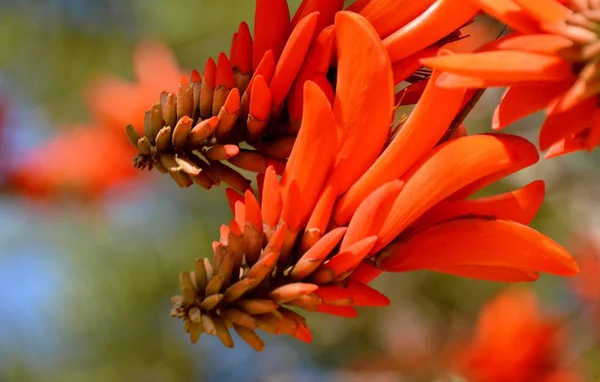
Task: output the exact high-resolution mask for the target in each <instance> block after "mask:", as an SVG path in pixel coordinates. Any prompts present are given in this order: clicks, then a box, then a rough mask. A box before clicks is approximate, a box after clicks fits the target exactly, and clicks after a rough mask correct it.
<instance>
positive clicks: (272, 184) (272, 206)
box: [261, 167, 283, 228]
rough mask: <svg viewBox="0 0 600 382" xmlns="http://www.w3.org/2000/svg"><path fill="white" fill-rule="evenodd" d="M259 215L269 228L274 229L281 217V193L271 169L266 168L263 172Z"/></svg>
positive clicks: (273, 170)
mask: <svg viewBox="0 0 600 382" xmlns="http://www.w3.org/2000/svg"><path fill="white" fill-rule="evenodd" d="M261 199H262V205H261V215H262V217H263V220H264V221H265V223H267V224H268V225H269V227H271V228H274V227H275V225H276V224H277V222H278V221H279V217H280V216H281V208H282V206H283V203H282V201H281V191H280V188H279V180H277V174H276V173H275V169H273V167H268V168H267V171H266V172H265V180H264V185H263V191H262V198H261Z"/></svg>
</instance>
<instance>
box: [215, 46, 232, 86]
mask: <svg viewBox="0 0 600 382" xmlns="http://www.w3.org/2000/svg"><path fill="white" fill-rule="evenodd" d="M234 84H235V82H234V79H233V67H232V66H231V61H229V58H227V55H226V54H225V53H221V54H219V60H218V61H217V73H216V77H215V87H219V86H224V87H226V88H227V89H231V88H233V86H234Z"/></svg>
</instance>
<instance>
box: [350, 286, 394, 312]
mask: <svg viewBox="0 0 600 382" xmlns="http://www.w3.org/2000/svg"><path fill="white" fill-rule="evenodd" d="M346 291H348V293H349V294H350V296H351V297H352V305H354V306H388V305H389V304H390V300H389V299H388V298H387V297H386V296H384V295H383V294H382V293H381V292H379V291H377V290H375V289H373V288H371V287H370V286H368V285H365V284H363V283H361V282H358V281H354V280H348V285H346Z"/></svg>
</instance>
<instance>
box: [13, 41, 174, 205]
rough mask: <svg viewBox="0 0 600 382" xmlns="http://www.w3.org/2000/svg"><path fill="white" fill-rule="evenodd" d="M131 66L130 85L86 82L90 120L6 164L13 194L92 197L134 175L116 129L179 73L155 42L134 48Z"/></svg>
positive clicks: (124, 142)
mask: <svg viewBox="0 0 600 382" xmlns="http://www.w3.org/2000/svg"><path fill="white" fill-rule="evenodd" d="M133 64H134V72H135V75H136V80H137V81H136V82H129V81H125V80H123V79H120V78H115V77H112V76H103V77H102V78H98V79H97V80H95V81H94V82H93V83H92V84H90V86H89V87H88V89H87V90H86V94H87V96H86V103H87V105H88V107H89V109H90V112H91V114H92V118H93V122H91V123H90V124H89V125H86V126H73V128H68V129H66V131H64V132H63V133H60V134H59V135H58V136H56V137H54V138H53V139H52V140H51V141H50V142H48V143H44V144H42V145H40V146H38V147H34V148H33V149H31V150H30V152H29V153H27V154H26V155H24V158H25V159H24V161H23V162H20V161H17V162H14V163H11V167H10V168H9V169H8V182H9V187H10V188H11V189H12V190H13V191H15V192H18V193H20V194H25V195H28V196H31V197H38V198H39V197H52V196H60V195H62V194H65V193H68V194H69V195H78V196H81V197H84V198H95V197H98V196H99V195H101V194H102V193H104V192H105V191H107V190H108V189H110V188H111V187H113V186H116V185H118V184H122V183H123V182H125V181H127V180H130V179H131V178H134V177H138V176H139V172H137V171H134V169H133V168H132V167H131V165H130V164H128V162H129V160H128V159H129V158H130V157H131V155H133V153H134V151H133V150H132V149H131V147H129V144H128V143H127V140H125V139H123V133H122V128H123V126H124V125H125V124H126V123H127V122H128V121H131V120H134V121H135V120H136V119H137V118H139V117H140V116H141V115H143V110H144V109H145V108H146V105H147V104H148V103H150V102H151V101H152V99H153V98H154V97H155V95H156V92H157V91H159V89H165V88H166V87H169V86H173V84H175V83H176V81H177V79H178V78H179V74H180V73H181V72H180V69H179V68H178V67H177V64H176V62H175V59H174V57H173V54H172V53H171V51H170V50H169V49H168V48H166V47H163V46H162V45H158V44H156V43H143V44H141V45H140V46H138V47H137V48H136V50H135V53H134V57H133Z"/></svg>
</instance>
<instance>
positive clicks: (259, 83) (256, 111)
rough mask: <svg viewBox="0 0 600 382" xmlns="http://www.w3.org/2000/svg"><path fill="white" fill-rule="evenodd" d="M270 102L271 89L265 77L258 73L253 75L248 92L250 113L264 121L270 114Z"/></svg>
mask: <svg viewBox="0 0 600 382" xmlns="http://www.w3.org/2000/svg"><path fill="white" fill-rule="evenodd" d="M271 104H272V97H271V90H269V86H268V85H267V82H266V81H265V78H264V77H263V76H261V75H260V74H259V75H258V76H255V77H254V83H253V86H252V90H251V92H250V115H251V116H252V118H254V119H256V120H258V121H266V120H267V119H268V118H269V115H270V114H271ZM251 133H252V132H251Z"/></svg>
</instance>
